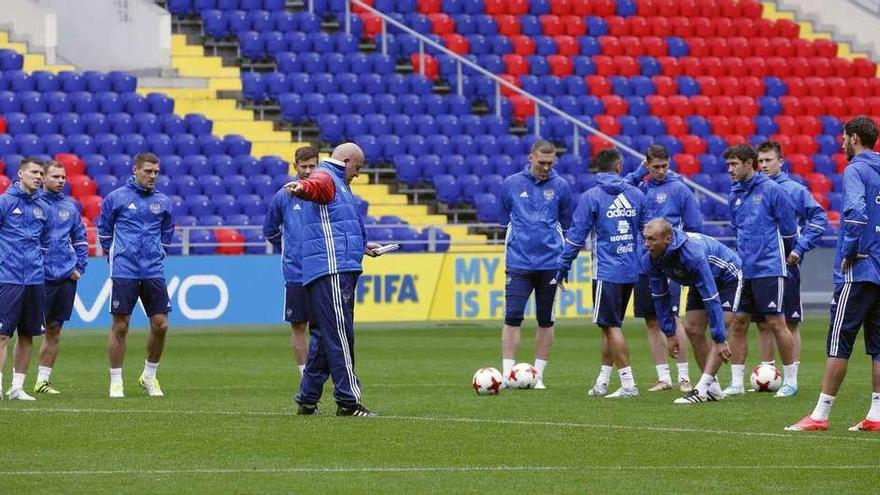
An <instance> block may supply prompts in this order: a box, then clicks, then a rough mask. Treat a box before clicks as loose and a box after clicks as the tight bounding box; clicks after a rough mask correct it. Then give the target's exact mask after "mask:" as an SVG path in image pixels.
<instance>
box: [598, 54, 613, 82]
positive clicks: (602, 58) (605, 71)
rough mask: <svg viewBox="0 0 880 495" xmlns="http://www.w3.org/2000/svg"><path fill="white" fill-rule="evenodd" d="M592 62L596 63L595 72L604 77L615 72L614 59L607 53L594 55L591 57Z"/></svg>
mask: <svg viewBox="0 0 880 495" xmlns="http://www.w3.org/2000/svg"><path fill="white" fill-rule="evenodd" d="M593 63H594V64H596V74H598V75H600V76H604V77H608V76H613V75H615V74H617V67H616V66H615V65H614V60H613V59H612V58H611V57H609V56H607V55H596V56H594V57H593Z"/></svg>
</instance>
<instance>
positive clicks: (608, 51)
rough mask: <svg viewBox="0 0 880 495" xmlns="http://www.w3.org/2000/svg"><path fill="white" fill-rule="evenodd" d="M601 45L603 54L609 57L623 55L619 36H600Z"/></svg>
mask: <svg viewBox="0 0 880 495" xmlns="http://www.w3.org/2000/svg"><path fill="white" fill-rule="evenodd" d="M599 47H600V48H601V49H602V55H606V56H609V57H615V56H618V55H623V46H622V45H621V43H620V39H619V38H618V37H617V36H599Z"/></svg>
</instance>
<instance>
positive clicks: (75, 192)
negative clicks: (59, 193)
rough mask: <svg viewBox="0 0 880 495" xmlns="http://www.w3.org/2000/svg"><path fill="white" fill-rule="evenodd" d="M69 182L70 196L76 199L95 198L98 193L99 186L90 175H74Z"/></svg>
mask: <svg viewBox="0 0 880 495" xmlns="http://www.w3.org/2000/svg"><path fill="white" fill-rule="evenodd" d="M67 182H68V183H70V195H71V196H73V197H74V198H82V197H85V196H94V195H95V194H97V192H98V185H97V184H95V181H93V180H92V179H90V178H89V176H88V175H74V176H73V177H69V178H68V179H67Z"/></svg>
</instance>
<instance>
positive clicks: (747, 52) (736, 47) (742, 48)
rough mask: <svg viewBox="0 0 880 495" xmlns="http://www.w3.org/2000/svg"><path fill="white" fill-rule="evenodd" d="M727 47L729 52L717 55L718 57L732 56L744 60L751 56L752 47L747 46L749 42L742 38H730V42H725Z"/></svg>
mask: <svg viewBox="0 0 880 495" xmlns="http://www.w3.org/2000/svg"><path fill="white" fill-rule="evenodd" d="M727 47H728V48H729V49H730V51H729V52H728V53H723V54H721V55H719V56H720V57H724V56H727V55H733V56H734V57H739V58H746V57H751V56H752V47H750V46H749V40H747V39H745V38H744V37H742V36H737V37H736V38H730V40H729V41H728V42H727Z"/></svg>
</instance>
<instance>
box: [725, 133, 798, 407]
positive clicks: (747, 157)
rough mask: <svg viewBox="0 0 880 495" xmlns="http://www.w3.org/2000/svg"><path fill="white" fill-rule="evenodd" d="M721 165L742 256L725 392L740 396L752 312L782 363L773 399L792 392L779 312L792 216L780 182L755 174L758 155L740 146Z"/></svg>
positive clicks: (790, 353)
mask: <svg viewBox="0 0 880 495" xmlns="http://www.w3.org/2000/svg"><path fill="white" fill-rule="evenodd" d="M724 159H725V160H726V161H727V168H728V171H729V173H730V176H731V178H732V179H733V182H734V184H733V187H732V188H731V190H730V198H729V200H728V204H729V207H730V212H731V219H732V220H731V224H732V226H733V228H734V230H735V232H736V252H737V254H738V255H739V257H740V259H742V272H743V290H742V296H741V299H740V304H739V309H738V311H737V314H736V318H737V319H740V320H741V322H740V323H744V324H738V325H736V326H735V327H734V328H733V329H732V332H731V335H730V350H731V353H732V354H733V356H732V358H731V363H732V364H731V367H730V368H731V376H732V379H731V383H730V386H729V387H727V389H725V390H724V395H725V396H730V395H742V394H744V393H745V388H744V387H743V374H744V373H745V362H746V354H747V350H748V349H747V330H748V323H749V322H750V321H751V319H752V315H753V314H756V315H760V316H762V317H763V318H764V322H763V323H762V324H763V325H766V326H767V328H769V330H770V331H771V332H772V333H773V335H774V336H775V337H776V345H777V347H779V354H780V355H781V357H782V364H783V375H784V376H783V384H782V388H780V389H779V391H778V392H776V397H791V396H793V395H795V394H797V389H798V388H797V366H795V364H794V348H793V346H794V345H793V343H792V338H791V331H789V329H788V327H787V326H785V317H784V316H783V314H782V310H783V304H784V299H785V298H784V295H785V278H786V277H787V276H788V265H787V262H786V259H787V257H788V253H791V251H792V249H793V248H794V243H795V241H796V239H797V217H796V216H795V212H794V208H793V207H792V204H791V201H790V200H789V198H788V194H787V193H786V191H785V189H783V188H782V186H780V185H778V184H776V182H774V181H773V180H772V179H770V178H769V177H767V176H766V175H764V174H762V173H757V172H756V168H757V166H758V154H757V153H756V152H755V150H754V149H753V148H752V147H751V146H749V145H747V144H740V145H737V146H733V147H731V148H728V149H727V150H726V151H725V152H724Z"/></svg>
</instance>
